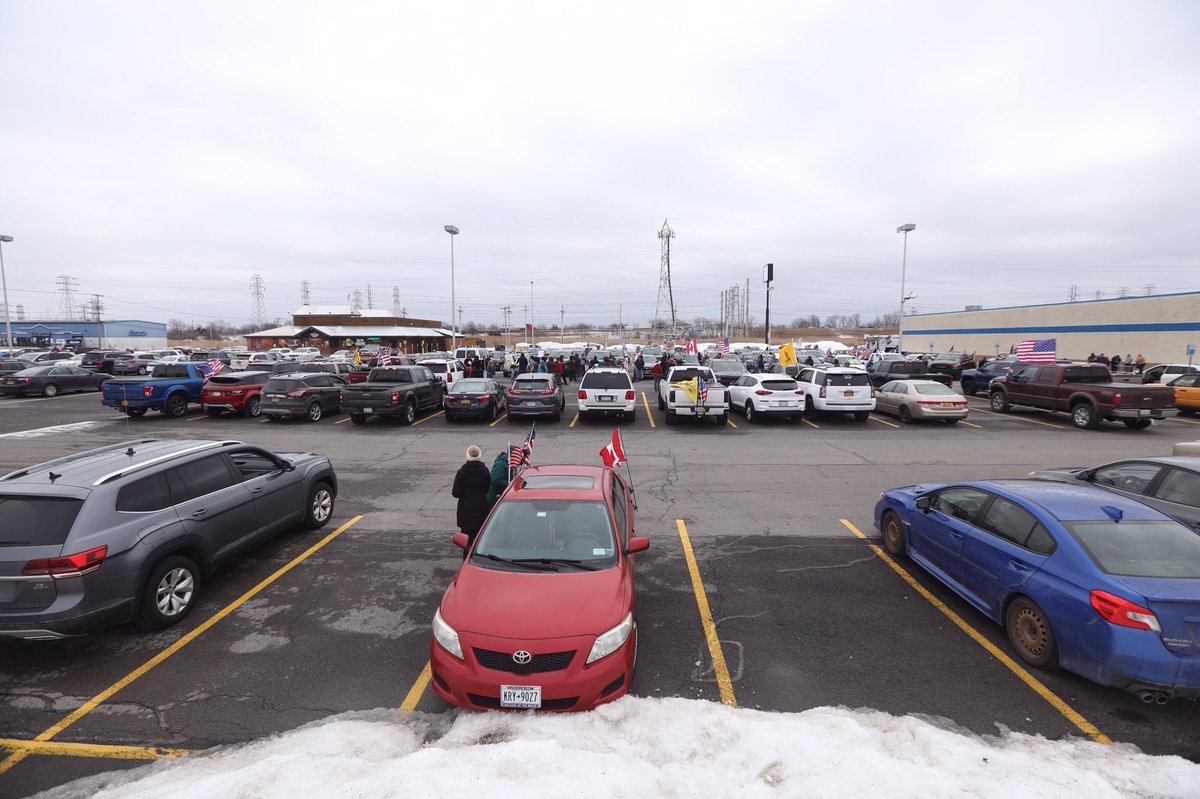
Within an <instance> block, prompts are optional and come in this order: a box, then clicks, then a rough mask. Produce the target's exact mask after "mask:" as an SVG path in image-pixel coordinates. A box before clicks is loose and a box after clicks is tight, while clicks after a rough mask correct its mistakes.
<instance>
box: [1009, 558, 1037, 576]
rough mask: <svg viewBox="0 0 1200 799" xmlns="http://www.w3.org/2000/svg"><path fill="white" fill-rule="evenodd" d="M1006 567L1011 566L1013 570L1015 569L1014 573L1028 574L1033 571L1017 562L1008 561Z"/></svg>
mask: <svg viewBox="0 0 1200 799" xmlns="http://www.w3.org/2000/svg"><path fill="white" fill-rule="evenodd" d="M1008 565H1009V566H1012V567H1013V569H1015V570H1016V571H1019V572H1022V573H1023V574H1029V573H1030V572H1031V571H1033V569H1031V568H1029V567H1028V566H1026V565H1025V564H1024V563H1022V562H1021V561H1019V560H1010V561H1009V562H1008Z"/></svg>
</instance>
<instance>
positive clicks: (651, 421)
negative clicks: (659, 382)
mask: <svg viewBox="0 0 1200 799" xmlns="http://www.w3.org/2000/svg"><path fill="white" fill-rule="evenodd" d="M642 404H643V405H645V406H646V418H647V419H649V420H650V429H651V430H653V429H654V414H652V413H650V400H648V399H646V392H645V391H643V392H642Z"/></svg>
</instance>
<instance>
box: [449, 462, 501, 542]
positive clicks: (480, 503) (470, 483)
mask: <svg viewBox="0 0 1200 799" xmlns="http://www.w3.org/2000/svg"><path fill="white" fill-rule="evenodd" d="M491 485H492V476H491V473H490V472H489V471H488V468H487V466H485V465H484V463H483V450H481V449H480V448H479V447H477V446H476V445H474V444H472V445H471V446H469V447H467V462H466V463H464V464H463V465H462V466H461V467H459V469H458V472H457V473H456V474H455V475H454V487H453V488H451V489H450V494H451V496H453V497H454V498H455V499H457V500H458V514H457V521H458V529H459V530H462V531H463V532H464V533H466V535H467V538H468V543H467V548H466V549H465V550H463V559H464V560H466V557H467V552H468V551H470V549H471V547H472V546H473V545H474V543H475V536H477V535H479V528H481V527H483V522H484V520H485V519H487V515H488V511H489V510H490V509H491V504H490V503H489V502H488V489H489V488H491Z"/></svg>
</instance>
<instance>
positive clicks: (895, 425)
mask: <svg viewBox="0 0 1200 799" xmlns="http://www.w3.org/2000/svg"><path fill="white" fill-rule="evenodd" d="M867 418H868V419H870V420H871V421H872V422H879V423H880V424H886V425H887V426H888V427H894V428H896V429H897V430H899V429H900V425H898V424H892V423H891V422H888V421H885V420H883V419H880V418H878V417H875V416H868V417H867Z"/></svg>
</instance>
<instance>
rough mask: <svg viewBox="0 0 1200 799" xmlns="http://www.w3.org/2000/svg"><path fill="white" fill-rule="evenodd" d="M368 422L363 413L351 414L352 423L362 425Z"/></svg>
mask: <svg viewBox="0 0 1200 799" xmlns="http://www.w3.org/2000/svg"><path fill="white" fill-rule="evenodd" d="M366 423H367V417H365V416H363V415H362V414H361V413H352V414H350V424H352V425H356V426H362V425H364V424H366Z"/></svg>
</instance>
